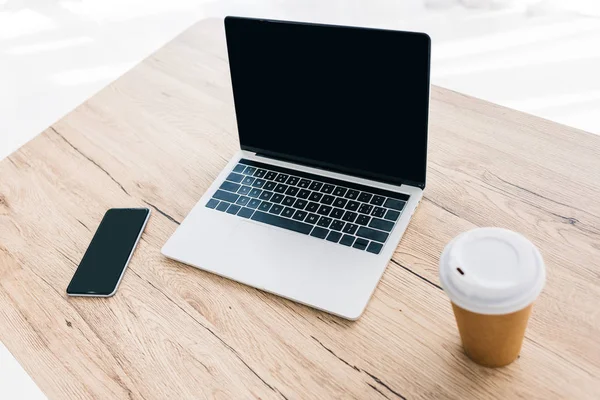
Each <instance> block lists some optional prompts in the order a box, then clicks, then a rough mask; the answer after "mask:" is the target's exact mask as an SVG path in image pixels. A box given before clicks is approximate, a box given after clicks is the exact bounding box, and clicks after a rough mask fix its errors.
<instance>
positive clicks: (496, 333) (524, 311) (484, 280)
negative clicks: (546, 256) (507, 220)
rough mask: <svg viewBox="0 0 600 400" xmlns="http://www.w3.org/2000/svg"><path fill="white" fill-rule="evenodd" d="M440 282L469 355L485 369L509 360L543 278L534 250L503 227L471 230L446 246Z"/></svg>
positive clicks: (517, 348)
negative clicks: (450, 304)
mask: <svg viewBox="0 0 600 400" xmlns="http://www.w3.org/2000/svg"><path fill="white" fill-rule="evenodd" d="M440 281H441V283H442V287H443V288H444V291H445V292H446V294H447V295H448V297H449V298H450V301H451V302H452V309H453V311H454V316H455V317H456V324H457V326H458V331H459V333H460V337H461V341H462V344H463V348H464V350H465V353H466V354H467V356H469V358H471V359H472V360H473V361H475V362H476V363H478V364H480V365H483V366H486V367H502V366H505V365H508V364H510V363H511V362H513V361H514V360H515V359H516V358H517V357H518V356H519V353H520V351H521V345H522V343H523V338H524V337H525V329H526V327H527V322H528V320H529V315H530V314H531V308H532V304H533V302H534V300H535V299H536V298H537V297H538V295H539V294H540V292H541V291H542V288H543V287H544V283H545V281H546V268H545V265H544V261H543V259H542V256H541V255H540V252H539V251H538V249H537V248H536V247H535V246H534V245H533V244H532V243H531V242H530V241H529V240H527V239H526V238H525V237H523V236H522V235H520V234H518V233H516V232H512V231H509V230H507V229H501V228H478V229H473V230H471V231H468V232H464V233H462V234H461V235H459V236H457V237H456V238H455V239H453V240H452V241H451V242H450V243H449V244H448V245H447V246H446V248H445V249H444V252H443V253H442V257H441V258H440Z"/></svg>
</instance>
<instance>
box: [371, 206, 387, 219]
mask: <svg viewBox="0 0 600 400" xmlns="http://www.w3.org/2000/svg"><path fill="white" fill-rule="evenodd" d="M384 215H385V208H381V207H375V209H374V210H373V216H374V217H377V218H383V216H384Z"/></svg>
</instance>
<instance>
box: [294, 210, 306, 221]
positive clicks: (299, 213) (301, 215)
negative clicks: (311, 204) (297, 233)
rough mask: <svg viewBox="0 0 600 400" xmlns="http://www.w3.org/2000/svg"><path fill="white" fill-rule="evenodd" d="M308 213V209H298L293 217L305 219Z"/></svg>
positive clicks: (299, 219)
mask: <svg viewBox="0 0 600 400" xmlns="http://www.w3.org/2000/svg"><path fill="white" fill-rule="evenodd" d="M307 215H308V213H307V212H306V211H302V210H298V211H296V212H295V213H294V216H293V217H292V218H293V219H295V220H298V221H304V218H306V216H307Z"/></svg>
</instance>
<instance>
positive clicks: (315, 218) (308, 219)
mask: <svg viewBox="0 0 600 400" xmlns="http://www.w3.org/2000/svg"><path fill="white" fill-rule="evenodd" d="M318 220H319V216H318V215H317V214H308V216H307V217H306V219H305V220H304V222H308V223H310V224H316V223H317V221H318Z"/></svg>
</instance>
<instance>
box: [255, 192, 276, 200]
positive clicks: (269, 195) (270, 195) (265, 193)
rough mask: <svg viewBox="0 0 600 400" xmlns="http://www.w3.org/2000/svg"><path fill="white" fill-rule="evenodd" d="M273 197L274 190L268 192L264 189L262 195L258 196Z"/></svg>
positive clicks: (264, 198) (262, 198)
mask: <svg viewBox="0 0 600 400" xmlns="http://www.w3.org/2000/svg"><path fill="white" fill-rule="evenodd" d="M271 197H273V192H267V191H266V190H263V192H262V193H261V194H260V196H258V198H259V199H261V200H271Z"/></svg>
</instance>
